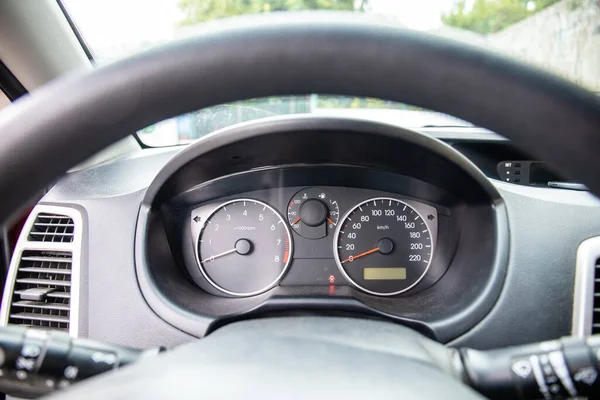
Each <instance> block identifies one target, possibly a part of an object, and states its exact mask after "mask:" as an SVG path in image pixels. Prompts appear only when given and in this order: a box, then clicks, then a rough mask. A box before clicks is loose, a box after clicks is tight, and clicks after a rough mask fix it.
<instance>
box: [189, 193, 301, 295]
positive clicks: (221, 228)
mask: <svg viewBox="0 0 600 400" xmlns="http://www.w3.org/2000/svg"><path fill="white" fill-rule="evenodd" d="M197 248H198V262H199V264H200V270H201V271H202V274H203V275H204V277H205V278H206V279H207V280H208V282H210V283H211V284H212V285H213V286H214V287H216V288H217V289H219V290H220V291H222V292H224V293H227V294H230V295H234V296H250V295H255V294H258V293H261V292H264V291H265V290H268V289H270V288H271V287H273V286H274V285H276V284H277V283H278V282H279V280H280V279H281V278H282V277H283V275H284V274H285V271H286V270H287V267H288V266H289V264H290V260H291V258H292V241H291V237H290V231H289V228H288V227H287V224H286V223H285V221H284V220H283V218H282V217H281V216H280V215H279V214H278V213H277V212H276V211H275V210H274V209H273V208H271V206H269V205H267V204H265V203H262V202H260V201H256V200H249V199H242V200H233V201H229V202H227V203H225V204H222V205H221V206H219V208H217V209H216V210H215V211H213V212H212V214H211V215H210V216H209V217H208V218H207V220H206V222H205V224H204V226H203V228H202V230H201V231H200V235H199V237H198V247H197Z"/></svg>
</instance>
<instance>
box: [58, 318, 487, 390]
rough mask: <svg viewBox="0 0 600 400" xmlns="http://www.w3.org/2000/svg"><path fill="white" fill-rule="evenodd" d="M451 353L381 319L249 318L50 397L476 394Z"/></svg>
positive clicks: (437, 344)
mask: <svg viewBox="0 0 600 400" xmlns="http://www.w3.org/2000/svg"><path fill="white" fill-rule="evenodd" d="M455 351H456V350H453V349H447V348H445V347H444V346H442V345H440V344H439V343H436V342H434V341H432V340H429V339H427V338H425V337H424V336H422V335H420V334H418V333H416V332H414V331H412V330H410V329H409V328H406V327H403V326H400V325H394V324H391V323H388V322H381V321H371V320H360V319H350V318H327V317H294V318H292V317H290V318H269V319H257V320H250V321H242V322H235V323H232V324H229V325H227V326H225V327H222V328H220V329H218V330H216V331H215V332H213V333H212V334H210V335H209V336H207V337H205V338H204V339H202V340H199V341H196V342H193V343H190V344H187V345H184V346H181V347H179V348H177V349H175V350H173V351H171V352H167V353H165V354H162V355H160V356H159V357H157V358H155V359H147V360H142V361H140V362H139V363H137V364H133V365H131V366H128V367H126V368H124V369H122V370H118V371H115V372H114V373H113V372H110V373H107V374H104V375H100V376H98V377H96V378H93V379H90V380H89V381H84V382H82V383H80V384H78V385H77V386H75V387H73V388H72V389H70V390H68V391H65V392H57V393H56V394H55V395H54V396H52V398H58V399H62V400H68V399H73V400H75V399H77V400H79V399H82V398H85V399H91V400H94V399H107V398H108V399H112V398H120V399H124V398H136V399H137V398H139V399H167V398H204V399H212V398H220V399H229V398H232V399H233V398H235V399H244V398H245V399H248V398H252V399H282V398H285V399H321V398H328V399H339V398H344V399H391V398H394V399H400V398H401V399H419V400H420V399H457V400H458V399H460V400H470V399H482V398H483V397H481V395H479V394H478V393H476V392H474V391H473V390H472V389H470V388H469V387H467V386H465V385H463V384H462V383H461V382H460V381H459V380H458V379H457V377H451V376H450V375H449V372H450V371H452V367H451V364H452V358H453V356H454V355H455V354H454V352H455Z"/></svg>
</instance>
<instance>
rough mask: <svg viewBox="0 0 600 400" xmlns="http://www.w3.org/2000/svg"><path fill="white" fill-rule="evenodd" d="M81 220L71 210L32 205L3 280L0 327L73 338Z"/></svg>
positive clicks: (76, 323)
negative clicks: (63, 333)
mask: <svg viewBox="0 0 600 400" xmlns="http://www.w3.org/2000/svg"><path fill="white" fill-rule="evenodd" d="M82 232H83V219H82V216H81V214H80V213H79V211H77V210H76V209H74V208H71V207H59V206H50V205H37V206H36V207H35V208H34V209H33V211H32V212H31V215H30V216H29V218H27V221H25V224H24V226H23V230H22V231H21V235H20V236H19V240H18V241H17V244H16V246H15V250H14V253H13V258H12V260H11V262H10V268H9V270H8V274H7V276H6V285H5V287H4V295H3V296H2V307H1V308H0V326H5V325H7V324H14V325H21V326H31V327H36V328H42V329H58V330H63V331H68V332H69V335H71V336H72V337H77V336H78V335H79V287H80V270H81V251H82V249H81V243H82Z"/></svg>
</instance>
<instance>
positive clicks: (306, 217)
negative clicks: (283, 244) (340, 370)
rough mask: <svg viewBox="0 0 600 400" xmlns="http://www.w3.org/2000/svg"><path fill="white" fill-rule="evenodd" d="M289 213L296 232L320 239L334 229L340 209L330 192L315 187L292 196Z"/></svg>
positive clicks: (289, 220) (309, 237)
mask: <svg viewBox="0 0 600 400" xmlns="http://www.w3.org/2000/svg"><path fill="white" fill-rule="evenodd" d="M287 214H288V222H289V223H290V225H291V227H292V229H293V230H294V232H296V233H297V234H299V235H300V236H303V237H305V238H307V239H320V238H324V237H325V236H327V235H328V234H329V233H330V232H333V231H334V229H335V227H336V225H337V223H338V219H339V218H340V209H339V206H338V202H337V201H336V200H335V199H334V198H333V197H331V195H330V194H329V193H327V192H326V191H324V190H323V189H319V188H314V187H313V188H306V189H302V190H300V191H299V192H298V193H296V194H295V195H294V197H292V199H291V200H290V203H289V204H288V210H287Z"/></svg>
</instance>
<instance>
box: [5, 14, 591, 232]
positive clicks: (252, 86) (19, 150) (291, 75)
mask: <svg viewBox="0 0 600 400" xmlns="http://www.w3.org/2000/svg"><path fill="white" fill-rule="evenodd" d="M306 93H324V94H339V95H352V96H371V97H380V98H383V99H388V100H395V101H400V102H405V103H409V104H413V105H417V106H421V107H425V108H429V109H432V110H436V111H440V112H445V113H448V114H451V115H454V116H456V117H459V118H462V119H465V120H467V121H470V122H473V123H474V124H477V125H480V126H483V127H485V128H489V129H491V130H493V131H495V132H497V133H499V134H502V135H504V136H506V137H508V138H510V139H512V140H513V142H514V143H515V144H516V145H517V146H518V147H520V148H521V149H523V150H525V151H527V152H529V153H530V154H531V155H533V156H536V157H538V158H539V159H542V160H544V161H547V162H551V163H552V164H554V166H555V167H556V168H557V169H558V170H559V171H560V172H562V173H564V175H566V177H567V178H576V179H577V180H579V181H581V182H583V183H585V184H587V185H588V186H589V187H590V188H591V189H592V191H594V192H595V193H597V194H600V175H599V174H598V171H600V157H598V152H597V150H598V149H599V148H600V102H599V101H598V99H597V98H596V97H595V96H594V95H593V94H592V93H590V92H588V91H586V90H584V89H582V88H580V87H578V86H576V85H574V84H571V83H569V82H567V81H565V80H562V79H559V78H557V77H554V76H552V75H550V74H548V73H545V72H542V71H539V70H536V69H533V68H532V67H528V66H524V65H522V64H520V63H518V62H515V61H510V60H508V59H505V58H502V57H500V56H498V55H494V54H492V53H489V52H486V51H485V50H483V49H480V48H475V47H469V46H465V45H464V44H458V43H455V42H452V41H448V40H443V39H441V38H437V37H432V36H428V35H425V34H421V33H413V32H410V31H406V30H403V29H400V28H398V27H395V26H392V25H388V24H386V23H382V22H377V21H374V20H373V19H371V18H369V17H365V16H363V15H356V14H354V15H349V14H343V13H340V14H336V13H318V12H313V13H311V12H307V13H299V14H293V13H291V14H288V13H281V14H272V15H263V16H254V17H243V18H239V19H236V20H231V21H229V22H221V21H219V22H216V23H213V24H208V25H207V26H206V27H204V28H203V29H202V30H201V31H199V34H198V36H197V37H196V38H194V39H191V40H187V41H183V42H180V43H176V44H170V45H168V46H165V47H162V48H160V49H157V50H152V51H149V52H147V53H144V54H140V55H137V56H134V57H132V58H129V59H125V60H122V61H119V62H116V63H114V64H111V65H108V66H106V67H101V68H98V69H96V70H94V71H91V72H83V73H80V74H78V75H74V76H70V77H66V78H64V79H59V80H58V81H56V82H54V83H51V84H49V85H46V86H45V87H43V88H41V89H39V90H36V91H34V92H33V93H32V94H31V95H30V96H25V97H24V98H22V99H19V100H18V101H17V102H15V103H14V105H13V106H12V107H7V109H6V110H5V111H4V112H2V113H0V193H2V196H0V221H5V220H6V219H7V218H8V217H9V216H10V213H11V212H13V211H14V210H16V209H17V208H18V207H19V206H20V205H22V204H23V203H24V202H25V201H26V200H28V199H29V198H31V197H32V196H33V195H34V194H35V193H36V192H37V191H38V190H40V189H41V188H43V187H44V186H45V185H48V184H49V183H50V182H52V181H54V180H55V179H57V178H59V177H60V176H61V175H62V174H63V173H64V172H65V171H66V170H67V169H68V168H70V167H72V166H74V165H76V164H77V163H79V162H81V161H83V160H85V159H86V158H87V157H89V156H91V155H93V154H94V153H95V152H97V151H99V150H101V149H102V148H104V147H106V146H107V145H109V144H111V143H113V142H115V141H117V140H118V139H120V138H123V137H125V136H126V135H129V134H131V133H133V132H135V131H136V130H138V129H141V128H143V127H145V126H147V125H149V124H152V123H154V122H157V121H160V120H163V119H166V118H169V117H173V116H176V115H179V114H182V113H185V112H189V111H193V110H196V109H199V108H203V107H207V106H211V105H216V104H221V103H225V102H229V101H234V100H242V99H248V98H256V97H264V96H272V95H289V94H306Z"/></svg>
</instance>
